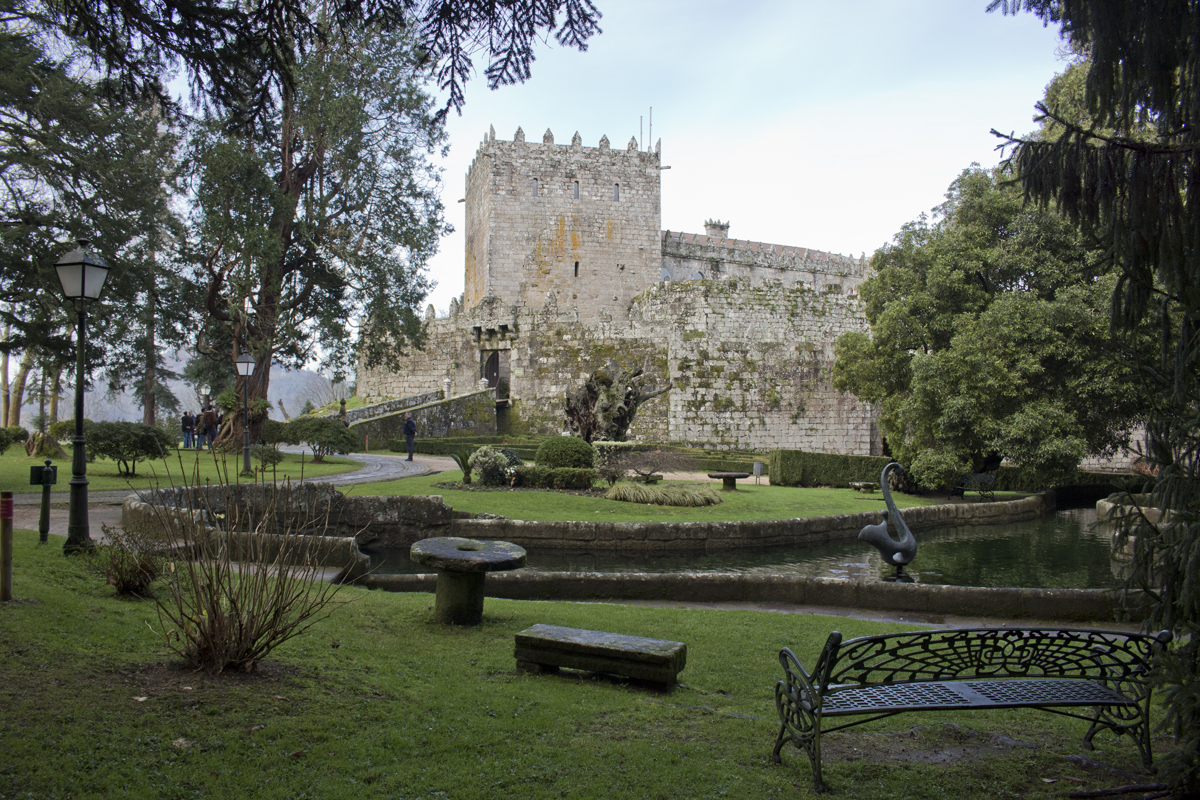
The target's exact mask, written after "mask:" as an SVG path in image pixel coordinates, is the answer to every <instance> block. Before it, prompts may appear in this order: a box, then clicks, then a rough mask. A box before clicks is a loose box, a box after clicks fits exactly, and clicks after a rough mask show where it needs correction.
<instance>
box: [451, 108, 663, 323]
mask: <svg viewBox="0 0 1200 800" xmlns="http://www.w3.org/2000/svg"><path fill="white" fill-rule="evenodd" d="M659 175H660V172H659V154H658V153H657V152H654V153H647V152H641V151H639V150H638V149H637V147H636V145H632V146H630V147H627V148H626V149H624V150H617V149H613V148H612V147H611V146H609V140H608V137H607V136H605V137H603V138H602V139H601V140H600V146H599V147H583V146H582V142H581V140H580V138H579V135H578V134H576V135H575V136H573V137H572V140H571V144H569V145H566V144H563V145H559V144H555V143H554V134H553V133H552V132H551V131H550V130H547V131H546V132H545V134H543V136H542V139H541V141H540V142H533V141H527V140H526V138H525V135H524V132H523V131H522V130H521V129H518V130H517V133H516V135H514V137H513V141H511V142H504V141H499V140H496V139H495V138H494V136H492V135H491V134H490V133H489V135H488V136H487V137H485V139H484V141H483V143H482V144H481V145H480V147H479V151H478V152H477V153H476V156H475V160H474V162H473V163H472V164H471V168H470V171H469V172H468V174H467V196H466V206H467V207H466V239H467V241H466V265H465V266H466V281H465V287H466V290H465V298H464V306H465V308H467V309H470V308H473V307H474V306H476V305H478V304H479V302H480V301H481V300H483V298H485V297H489V296H492V297H498V298H500V299H501V300H502V301H503V302H505V303H507V304H510V305H521V306H531V307H536V306H541V305H542V303H543V301H544V298H545V297H546V293H547V292H551V291H553V292H554V293H555V295H556V296H557V298H558V300H559V302H560V303H562V304H564V305H568V306H576V307H578V309H579V315H580V318H581V320H592V319H598V318H599V317H600V315H601V313H602V312H603V313H604V314H605V315H620V314H622V313H623V312H625V311H626V310H627V309H628V308H629V303H630V301H631V300H632V299H633V298H634V297H636V296H637V295H638V294H640V293H641V292H643V291H645V290H646V289H648V288H649V287H651V286H653V285H655V284H656V283H658V281H659V273H660V271H661V267H662V264H661V261H662V251H661V244H660V239H661V237H660V230H659V225H660V219H661V210H660V209H661V201H660V186H661V184H660V178H659Z"/></svg>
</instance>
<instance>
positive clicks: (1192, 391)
mask: <svg viewBox="0 0 1200 800" xmlns="http://www.w3.org/2000/svg"><path fill="white" fill-rule="evenodd" d="M997 8H998V9H1001V10H1003V11H1004V12H1005V13H1017V12H1019V11H1020V10H1021V9H1027V10H1029V11H1032V12H1034V13H1036V14H1037V15H1039V16H1040V17H1041V18H1042V19H1043V20H1044V21H1045V22H1046V23H1047V24H1057V25H1061V27H1062V31H1063V35H1064V37H1065V38H1066V39H1067V40H1068V41H1069V42H1070V44H1071V46H1072V47H1073V48H1074V49H1075V50H1076V52H1080V53H1086V54H1087V55H1088V57H1089V58H1090V66H1089V67H1088V70H1087V79H1086V89H1085V100H1086V103H1087V107H1088V111H1089V114H1090V116H1091V123H1090V124H1086V123H1085V124H1081V123H1080V121H1079V120H1078V119H1075V118H1072V117H1071V116H1069V115H1066V114H1063V113H1061V112H1060V110H1059V109H1058V108H1056V107H1053V106H1051V105H1049V104H1046V103H1043V104H1041V105H1039V107H1038V108H1039V111H1040V113H1041V114H1043V115H1044V116H1045V117H1046V119H1047V120H1050V121H1051V122H1052V123H1053V124H1054V126H1055V127H1056V129H1058V130H1060V131H1061V135H1059V136H1058V138H1057V139H1054V140H1049V141H1048V140H1038V139H1034V138H1020V137H1015V136H1011V135H1008V136H1004V135H1001V134H997V135H1001V138H1002V140H1003V141H1004V142H1005V143H1006V144H1007V145H1011V146H1012V147H1013V148H1014V149H1013V150H1012V154H1011V159H1010V162H1009V163H1010V164H1011V165H1012V166H1013V168H1014V169H1015V170H1016V171H1017V172H1018V174H1019V175H1020V182H1021V186H1022V187H1023V188H1024V191H1025V196H1026V197H1027V198H1028V199H1029V200H1030V201H1032V202H1034V203H1037V204H1039V205H1041V206H1043V207H1049V206H1050V205H1054V206H1055V207H1057V208H1058V209H1059V210H1060V211H1061V212H1062V213H1063V214H1064V215H1066V217H1067V218H1068V219H1069V220H1071V221H1072V222H1073V223H1074V224H1075V225H1077V226H1078V227H1079V228H1080V230H1081V231H1082V232H1083V233H1084V234H1085V235H1086V236H1088V237H1090V238H1091V239H1093V240H1094V241H1095V242H1096V243H1097V244H1098V245H1099V246H1100V247H1101V248H1103V251H1104V254H1105V257H1106V258H1107V259H1109V260H1110V261H1111V263H1112V264H1113V265H1114V266H1115V267H1116V268H1117V269H1118V270H1119V275H1120V278H1119V281H1118V284H1117V287H1116V289H1115V291H1114V293H1113V295H1112V324H1113V327H1114V330H1116V331H1118V332H1122V333H1128V332H1129V331H1132V330H1135V329H1136V328H1137V326H1138V325H1139V324H1141V323H1142V322H1143V321H1144V320H1148V319H1149V320H1154V321H1156V322H1157V324H1158V327H1159V331H1160V334H1159V340H1160V341H1159V344H1160V347H1159V355H1158V356H1157V357H1156V358H1154V359H1149V360H1146V361H1144V362H1142V363H1141V364H1140V365H1139V366H1140V375H1141V378H1142V380H1143V381H1144V382H1145V385H1146V387H1147V393H1148V395H1149V397H1150V398H1151V408H1150V419H1149V424H1148V436H1147V442H1146V446H1145V454H1144V461H1145V463H1146V465H1147V467H1148V468H1149V469H1150V470H1151V471H1152V472H1153V473H1154V475H1153V478H1152V479H1151V480H1150V482H1149V487H1148V488H1149V489H1150V490H1151V497H1152V502H1153V504H1154V505H1155V506H1157V507H1159V508H1161V509H1163V511H1164V516H1163V519H1162V521H1161V522H1159V523H1150V522H1149V521H1148V520H1147V519H1145V518H1144V517H1141V516H1140V515H1139V516H1137V517H1131V518H1130V519H1129V521H1128V523H1127V524H1126V525H1125V526H1124V527H1125V530H1124V531H1123V535H1124V536H1125V537H1127V539H1132V540H1134V541H1135V542H1136V546H1135V556H1134V562H1133V568H1132V571H1131V574H1130V575H1129V579H1128V583H1127V591H1129V592H1130V593H1134V592H1145V593H1146V594H1148V595H1149V597H1150V598H1151V599H1152V601H1153V603H1152V605H1151V611H1150V615H1149V618H1148V620H1147V621H1146V624H1147V626H1148V627H1150V628H1168V629H1170V630H1172V631H1173V632H1174V633H1175V636H1176V642H1175V646H1174V647H1173V649H1172V650H1171V651H1170V652H1169V653H1168V654H1167V655H1166V656H1165V657H1164V658H1163V659H1162V663H1161V665H1160V666H1161V669H1160V670H1159V673H1158V674H1159V680H1160V683H1161V685H1162V687H1163V688H1164V690H1165V691H1164V694H1165V696H1166V700H1167V716H1166V725H1167V730H1168V731H1170V732H1171V733H1172V734H1173V735H1174V736H1175V737H1176V746H1175V748H1174V749H1173V750H1172V751H1171V753H1169V754H1168V755H1167V757H1165V758H1163V759H1161V764H1162V769H1163V774H1164V776H1165V777H1166V778H1167V779H1168V780H1169V781H1170V784H1171V787H1172V789H1173V791H1176V792H1178V793H1180V794H1182V795H1186V796H1196V795H1197V794H1200V570H1198V569H1197V564H1200V48H1197V46H1196V42H1197V34H1198V33H1200V3H1198V2H1195V1H1194V0H1189V1H1184V0H1142V2H1138V3H1130V2H1127V0H1024V2H1022V1H1021V0H994V2H993V3H992V4H991V6H990V9H997Z"/></svg>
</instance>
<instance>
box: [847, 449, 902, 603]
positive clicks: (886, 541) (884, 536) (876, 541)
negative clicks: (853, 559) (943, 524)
mask: <svg viewBox="0 0 1200 800" xmlns="http://www.w3.org/2000/svg"><path fill="white" fill-rule="evenodd" d="M896 471H900V472H903V471H904V467H902V466H900V465H899V464H897V463H896V462H895V461H892V462H889V463H888V465H887V466H885V467H884V468H883V472H882V473H880V475H879V487H880V488H881V489H882V490H883V501H884V502H885V503H887V509H886V510H884V512H883V520H882V521H880V522H879V523H877V524H875V525H867V526H865V527H864V528H863V529H862V530H861V531H859V532H858V540H859V541H860V542H867V543H869V544H872V545H874V546H875V548H876V549H878V550H879V554H880V555H882V556H883V560H884V561H886V562H887V563H889V564H892V565H894V566H895V567H896V576H895V578H894V579H893V580H895V579H901V580H902V578H901V576H902V575H903V573H904V565H905V564H907V563H909V562H910V561H912V560H913V558H914V557H915V556H916V555H917V540H916V539H915V538H914V537H913V535H912V531H910V530H909V529H908V525H906V524H905V522H904V517H902V516H900V509H898V508H896V504H895V502H893V501H892V490H891V487H889V486H888V475H889V474H890V473H892V472H896ZM888 520H893V524H894V525H895V528H896V531H897V532H898V533H899V534H900V541H898V542H897V541H896V540H895V539H893V538H892V537H891V535H890V534H889V533H888Z"/></svg>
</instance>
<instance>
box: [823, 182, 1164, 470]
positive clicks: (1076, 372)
mask: <svg viewBox="0 0 1200 800" xmlns="http://www.w3.org/2000/svg"><path fill="white" fill-rule="evenodd" d="M1005 177H1006V176H1005V175H1004V174H1003V172H1002V171H998V172H995V173H993V172H988V171H985V170H981V169H978V168H973V169H969V170H966V171H964V172H963V173H962V175H960V176H959V178H958V179H957V180H956V181H955V182H954V183H953V184H952V185H951V187H950V190H949V192H948V193H947V195H946V197H947V200H946V202H945V203H944V204H943V205H941V206H939V207H938V209H936V215H937V217H936V222H935V223H934V224H933V225H928V224H927V223H926V222H925V220H924V219H922V220H920V221H918V222H914V223H910V224H908V225H906V226H905V227H904V229H903V230H902V231H901V232H900V233H899V234H897V236H896V238H895V240H894V242H893V243H891V244H889V245H887V246H886V247H884V248H883V249H881V250H879V251H878V252H877V253H876V254H875V256H874V257H873V258H872V261H871V266H872V268H873V270H874V272H875V274H874V275H873V276H872V277H871V278H869V279H868V280H867V281H866V282H865V283H864V284H863V285H862V287H861V289H860V292H861V294H862V297H863V300H864V302H865V306H866V316H867V320H868V322H869V323H870V325H871V331H870V334H869V335H868V334H866V333H859V332H854V333H848V334H845V335H843V336H841V337H840V338H839V339H838V341H837V344H836V347H835V354H836V359H837V360H836V362H835V366H834V383H835V385H836V386H837V387H838V388H839V389H842V390H846V391H850V392H852V393H853V394H855V395H856V396H857V397H859V398H861V399H863V400H866V401H868V402H871V403H874V404H877V405H878V406H879V409H880V417H879V426H880V429H881V430H882V431H883V433H884V435H885V436H886V437H887V442H888V445H889V447H890V448H891V452H892V453H893V454H894V455H895V456H896V459H897V460H898V461H900V462H901V463H903V464H904V465H905V466H906V467H907V468H909V470H910V471H911V473H912V476H913V478H914V479H915V480H916V481H917V482H918V483H919V484H920V485H922V486H924V487H925V488H928V489H934V488H938V487H940V486H943V485H945V484H946V483H948V482H950V481H952V480H954V478H955V476H957V475H960V474H963V473H969V472H978V471H979V470H980V467H981V464H982V463H983V461H984V459H985V458H987V457H988V456H990V455H993V454H997V455H1000V456H1003V457H1004V458H1006V459H1008V460H1009V461H1010V462H1012V463H1014V464H1016V465H1017V466H1019V467H1021V468H1022V469H1023V470H1025V472H1026V473H1027V477H1026V480H1027V482H1029V483H1043V484H1045V485H1050V484H1052V483H1055V482H1058V481H1061V480H1062V479H1063V478H1064V477H1065V476H1068V475H1070V474H1071V473H1073V472H1074V470H1075V467H1076V465H1077V464H1078V463H1079V461H1080V460H1081V459H1082V458H1083V457H1084V456H1086V455H1088V454H1089V453H1102V452H1111V451H1112V450H1113V449H1114V448H1115V447H1117V446H1118V445H1121V444H1124V443H1125V442H1127V440H1128V432H1129V430H1130V429H1131V428H1132V427H1133V426H1134V425H1135V424H1136V423H1137V422H1138V421H1139V419H1140V417H1141V414H1142V411H1143V409H1144V407H1145V401H1144V395H1143V393H1142V391H1141V388H1140V386H1139V385H1138V383H1137V381H1136V380H1135V378H1134V374H1133V370H1132V366H1131V365H1132V362H1133V358H1131V355H1132V352H1131V349H1130V348H1131V347H1133V348H1135V349H1136V347H1138V346H1141V347H1142V348H1143V349H1144V344H1143V343H1142V342H1141V341H1140V340H1135V341H1133V342H1132V343H1126V342H1122V341H1121V340H1119V339H1117V338H1114V337H1112V336H1111V335H1110V334H1109V330H1108V307H1109V297H1110V295H1111V292H1112V290H1113V287H1114V286H1115V285H1116V282H1117V278H1116V276H1115V275H1114V274H1112V271H1111V269H1109V267H1108V266H1107V265H1105V264H1104V263H1102V262H1101V261H1100V260H1099V258H1098V257H1097V255H1096V254H1094V253H1093V252H1092V251H1091V250H1090V249H1089V248H1088V247H1087V246H1086V245H1085V243H1084V242H1083V241H1082V238H1081V237H1080V235H1079V232H1078V231H1077V230H1075V228H1073V227H1072V226H1071V225H1069V224H1068V223H1067V222H1066V221H1065V220H1063V219H1062V218H1061V217H1059V216H1058V215H1057V214H1055V213H1053V212H1052V211H1048V210H1038V209H1035V208H1032V207H1029V206H1026V205H1025V204H1024V203H1023V201H1022V199H1021V196H1020V193H1019V192H1018V191H1017V190H1016V189H1015V188H1013V187H1011V186H1007V185H1005V184H1004V180H1005Z"/></svg>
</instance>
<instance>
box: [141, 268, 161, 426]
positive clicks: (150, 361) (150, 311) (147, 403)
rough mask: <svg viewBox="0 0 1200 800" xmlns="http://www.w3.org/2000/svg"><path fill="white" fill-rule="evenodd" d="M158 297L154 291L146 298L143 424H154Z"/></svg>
mask: <svg viewBox="0 0 1200 800" xmlns="http://www.w3.org/2000/svg"><path fill="white" fill-rule="evenodd" d="M157 302H158V297H157V296H156V295H155V293H154V292H153V291H151V292H149V293H148V294H147V297H146V379H145V381H144V382H143V384H142V423H143V424H145V425H153V424H154V383H155V380H156V376H155V372H154V368H155V362H156V361H157V360H158V346H157V344H156V343H155V341H154V316H155V315H154V311H155V304H156V303H157Z"/></svg>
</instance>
